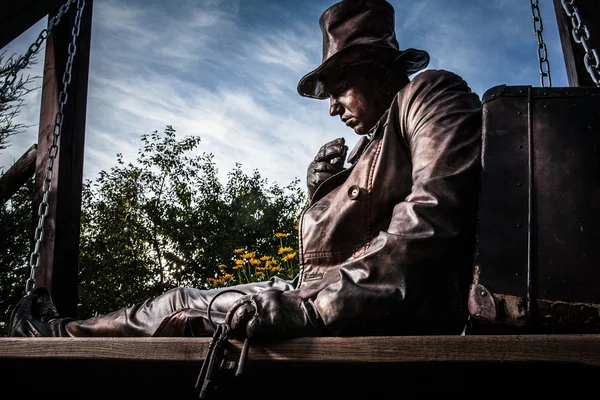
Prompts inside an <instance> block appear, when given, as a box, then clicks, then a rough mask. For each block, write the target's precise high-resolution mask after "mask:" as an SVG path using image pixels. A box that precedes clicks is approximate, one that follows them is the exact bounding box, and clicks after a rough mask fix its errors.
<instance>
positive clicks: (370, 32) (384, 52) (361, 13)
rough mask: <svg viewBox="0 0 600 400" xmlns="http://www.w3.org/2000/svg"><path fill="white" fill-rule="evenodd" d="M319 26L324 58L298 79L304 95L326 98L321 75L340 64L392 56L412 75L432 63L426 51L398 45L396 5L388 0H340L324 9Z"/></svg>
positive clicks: (398, 65)
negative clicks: (394, 6)
mask: <svg viewBox="0 0 600 400" xmlns="http://www.w3.org/2000/svg"><path fill="white" fill-rule="evenodd" d="M319 26H320V28H321V32H322V33H323V59H322V62H321V65H319V66H318V67H317V68H316V69H314V70H313V71H311V72H309V73H308V74H306V75H305V76H303V77H302V79H300V81H299V82H298V87H297V90H298V93H299V94H300V95H301V96H305V97H311V98H315V99H325V98H327V97H328V95H327V91H326V90H325V87H324V85H323V82H322V77H323V75H326V74H327V73H329V72H331V71H332V70H335V69H337V68H340V66H348V65H353V64H360V63H364V62H369V61H372V60H373V59H376V58H383V57H386V58H387V57H389V58H393V59H394V60H395V65H396V68H398V69H399V70H402V71H405V72H406V73H407V74H408V75H412V74H414V73H416V72H418V71H420V70H422V69H424V68H425V67H427V65H428V64H429V53H427V52H426V51H424V50H418V49H413V48H409V49H405V50H401V49H400V48H399V45H398V40H397V38H396V32H395V30H394V27H395V15H394V8H393V7H392V5H391V4H390V3H388V2H387V1H384V0H358V1H357V0H345V1H341V2H339V3H336V4H334V5H332V6H331V7H329V8H328V9H327V10H325V12H324V13H323V15H321V18H320V19H319Z"/></svg>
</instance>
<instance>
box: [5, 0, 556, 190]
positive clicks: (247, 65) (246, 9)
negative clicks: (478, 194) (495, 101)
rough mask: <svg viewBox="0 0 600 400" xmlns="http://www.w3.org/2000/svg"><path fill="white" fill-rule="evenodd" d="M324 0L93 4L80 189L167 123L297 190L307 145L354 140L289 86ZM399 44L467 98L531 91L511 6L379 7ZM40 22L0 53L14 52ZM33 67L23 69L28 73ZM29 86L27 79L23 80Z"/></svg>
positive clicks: (317, 47) (406, 0)
mask: <svg viewBox="0 0 600 400" xmlns="http://www.w3.org/2000/svg"><path fill="white" fill-rule="evenodd" d="M335 2H336V1H331V0H329V1H324V0H304V1H291V0H195V1H192V0H170V1H164V0H160V1H159V0H145V1H144V0H128V1H123V0H96V1H95V4H94V12H93V13H94V17H93V26H92V50H91V56H90V57H91V59H90V63H91V65H90V78H89V89H88V96H89V97H88V108H87V127H86V129H87V132H86V148H85V155H84V179H95V178H96V176H97V174H98V172H99V171H100V170H103V169H104V170H107V169H109V168H110V167H112V166H113V165H115V164H116V153H118V152H120V153H123V154H124V156H125V159H126V161H134V160H135V157H136V155H137V149H138V147H139V146H140V142H139V138H140V135H141V134H143V133H150V132H152V131H155V130H158V131H162V130H163V129H164V128H165V127H166V126H167V125H172V126H173V127H174V128H175V129H176V130H177V132H178V134H179V135H181V136H183V135H198V136H200V137H201V145H200V147H199V149H198V151H199V152H209V153H213V154H214V155H215V161H216V163H217V167H218V168H219V171H220V175H221V177H222V178H223V179H225V175H226V174H227V172H229V171H230V170H231V169H232V168H233V167H234V165H235V163H236V162H237V163H241V164H242V168H243V169H244V170H246V171H248V172H251V171H252V170H254V169H258V170H259V171H260V172H261V174H262V175H263V176H264V177H266V178H267V179H268V180H269V182H271V183H273V182H278V183H279V184H281V185H286V184H287V183H289V182H290V181H291V180H293V179H294V178H299V179H300V180H301V182H302V185H303V186H304V182H305V173H306V167H307V165H308V163H309V162H310V161H311V160H312V158H313V156H314V155H315V154H316V152H317V150H318V149H319V147H320V146H321V145H322V144H323V143H325V142H327V141H329V140H332V139H334V138H337V137H344V138H345V139H346V142H347V144H348V145H349V146H350V147H352V146H353V145H354V144H355V143H356V141H357V140H358V136H357V135H356V134H355V133H354V132H353V131H352V130H351V129H349V128H347V127H346V126H345V125H344V124H342V123H341V121H340V120H339V117H335V118H332V117H330V116H329V114H328V110H329V105H328V102H327V101H325V100H314V99H308V98H303V97H300V96H299V95H298V94H297V91H296V85H297V83H298V80H299V79H300V78H301V77H302V76H303V75H304V74H306V73H307V72H309V71H311V70H312V69H314V68H316V67H317V66H318V65H319V64H320V62H321V51H322V43H321V31H320V29H319V26H318V19H319V16H320V15H321V14H322V12H323V11H324V10H325V9H326V8H327V7H329V6H331V5H333V4H334V3H335ZM390 2H391V4H392V5H393V6H394V8H395V9H396V34H397V37H398V41H399V43H400V47H401V48H408V47H414V48H420V49H424V50H427V51H428V52H429V53H430V56H431V62H430V64H429V67H428V68H427V69H446V70H450V71H453V72H455V73H457V74H459V75H461V76H462V77H463V78H464V79H465V80H466V81H467V82H468V83H469V84H470V86H471V87H472V89H473V91H475V92H476V93H478V94H479V95H480V96H481V95H483V93H484V92H485V91H486V90H487V89H489V88H491V87H493V86H495V85H498V84H508V85H532V86H539V85H540V77H539V71H538V61H537V39H536V36H535V35H534V33H533V25H532V18H531V6H530V2H528V1H525V0H485V1H484V0H481V1H475V0H420V1H414V0H391V1H390ZM539 3H540V9H541V14H542V18H543V21H544V30H543V37H544V40H545V42H546V44H547V47H548V53H549V60H550V67H551V74H552V83H553V86H555V87H559V86H568V82H567V78H566V72H565V66H564V59H563V55H562V51H561V46H560V41H559V38H558V31H557V27H556V19H555V14H554V8H553V4H552V1H551V0H540V1H539ZM45 24H46V19H43V20H41V21H40V22H38V23H37V24H35V25H34V26H32V27H31V28H30V29H29V30H28V31H26V32H25V33H23V34H22V35H21V36H20V37H18V38H17V39H15V40H14V41H13V42H12V43H10V44H9V45H8V46H6V47H5V48H4V50H5V51H6V52H7V54H8V55H10V54H13V53H16V54H17V55H21V54H23V53H24V52H25V51H26V50H27V48H28V47H29V45H30V44H31V43H32V42H33V41H35V39H36V37H37V36H38V34H39V32H40V31H41V30H42V29H43V28H44V26H45ZM42 58H43V51H42V52H41V53H40V61H39V62H38V64H37V65H35V66H34V67H33V68H32V69H31V70H29V73H30V74H31V75H41V73H42V71H41V66H42V64H43V62H42V61H43V60H42ZM37 84H38V85H40V84H41V82H40V81H38V82H37ZM39 102H40V91H39V90H37V91H35V92H34V93H32V94H30V95H29V96H28V97H27V99H26V106H25V107H24V108H23V109H22V112H21V115H20V117H19V122H22V123H24V124H27V125H32V127H30V128H28V129H27V130H26V131H24V132H23V133H21V134H19V135H18V136H13V137H12V139H11V146H10V147H9V148H8V149H6V150H4V151H3V152H2V153H1V154H0V170H1V169H6V168H8V167H10V166H11V165H12V163H13V162H14V161H15V160H16V159H17V158H18V157H20V156H21V154H23V152H24V151H25V150H26V149H27V148H28V147H29V146H30V145H31V144H33V143H35V142H36V141H37V130H38V125H37V124H38V119H39Z"/></svg>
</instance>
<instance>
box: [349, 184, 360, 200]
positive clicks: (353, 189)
mask: <svg viewBox="0 0 600 400" xmlns="http://www.w3.org/2000/svg"><path fill="white" fill-rule="evenodd" d="M359 194H360V187H358V185H352V186H350V187H349V188H348V197H349V198H350V199H352V200H354V199H356V198H357V197H358V195H359Z"/></svg>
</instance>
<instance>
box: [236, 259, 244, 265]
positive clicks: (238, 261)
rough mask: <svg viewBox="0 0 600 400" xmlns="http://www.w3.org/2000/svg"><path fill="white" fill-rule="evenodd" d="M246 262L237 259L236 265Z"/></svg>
mask: <svg viewBox="0 0 600 400" xmlns="http://www.w3.org/2000/svg"><path fill="white" fill-rule="evenodd" d="M242 264H244V260H235V265H242Z"/></svg>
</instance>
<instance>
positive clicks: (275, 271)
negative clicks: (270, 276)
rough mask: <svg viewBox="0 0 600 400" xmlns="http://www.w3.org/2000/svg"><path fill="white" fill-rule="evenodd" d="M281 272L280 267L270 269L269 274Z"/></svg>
mask: <svg viewBox="0 0 600 400" xmlns="http://www.w3.org/2000/svg"><path fill="white" fill-rule="evenodd" d="M281 271H283V268H281V267H271V272H273V273H277V272H281Z"/></svg>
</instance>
